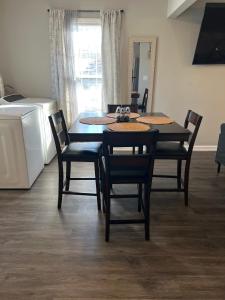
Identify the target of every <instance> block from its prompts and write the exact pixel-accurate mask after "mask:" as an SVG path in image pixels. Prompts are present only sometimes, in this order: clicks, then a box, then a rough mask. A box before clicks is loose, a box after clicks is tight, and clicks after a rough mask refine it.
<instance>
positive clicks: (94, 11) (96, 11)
mask: <svg viewBox="0 0 225 300" xmlns="http://www.w3.org/2000/svg"><path fill="white" fill-rule="evenodd" d="M49 11H50V9H47V12H49ZM77 11H78V12H93V13H99V12H100V10H80V9H78V10H77ZM120 11H121V12H122V13H123V12H124V10H123V9H121V10H120Z"/></svg>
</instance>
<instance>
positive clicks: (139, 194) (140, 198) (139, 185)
mask: <svg viewBox="0 0 225 300" xmlns="http://www.w3.org/2000/svg"><path fill="white" fill-rule="evenodd" d="M141 202H142V184H141V183H140V184H138V212H141Z"/></svg>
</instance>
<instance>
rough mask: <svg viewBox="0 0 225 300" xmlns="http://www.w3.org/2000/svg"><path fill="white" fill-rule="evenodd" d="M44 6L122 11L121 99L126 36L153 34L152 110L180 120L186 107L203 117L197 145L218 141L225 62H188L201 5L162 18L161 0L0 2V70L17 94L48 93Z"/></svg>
mask: <svg viewBox="0 0 225 300" xmlns="http://www.w3.org/2000/svg"><path fill="white" fill-rule="evenodd" d="M49 7H61V8H78V9H100V8H110V7H114V8H123V9H124V10H125V23H124V28H125V32H124V38H123V44H124V47H123V60H122V64H121V65H122V68H123V75H122V77H123V78H122V87H123V89H122V98H121V102H122V101H123V102H126V101H127V99H128V97H127V61H128V57H127V44H128V36H132V35H134V36H137V35H140V36H145V35H155V36H157V37H158V50H157V67H156V79H155V90H154V110H155V111H162V112H164V113H166V114H168V115H170V116H171V117H172V118H174V119H175V120H177V121H178V122H180V123H182V122H183V120H184V118H185V115H186V112H187V110H188V109H190V108H191V109H193V110H196V111H197V112H199V113H201V114H202V115H203V116H204V120H203V124H202V128H201V129H200V134H199V138H198V144H199V145H214V144H216V143H217V138H218V131H219V125H220V123H222V122H225V93H224V92H225V66H224V65H221V66H192V58H193V54H194V50H195V46H196V41H197V37H198V32H199V28H200V23H201V18H202V13H203V11H202V9H199V8H198V7H197V8H196V7H195V6H194V7H192V8H191V9H190V10H188V12H187V13H185V14H183V15H182V16H181V17H179V18H178V19H176V20H171V19H167V17H166V16H167V1H165V0H139V1H137V0H113V1H109V0H77V1H76V0H64V1H62V0H0V38H1V47H0V48H1V50H0V51H1V53H0V56H1V57H0V72H1V73H2V74H3V76H4V78H5V79H6V81H7V82H8V83H10V84H12V85H14V86H15V87H16V88H17V89H18V90H19V92H21V93H23V94H25V95H29V96H43V97H48V96H50V62H49V43H48V13H47V8H49Z"/></svg>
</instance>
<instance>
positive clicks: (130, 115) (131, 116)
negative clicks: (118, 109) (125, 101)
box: [107, 112, 140, 119]
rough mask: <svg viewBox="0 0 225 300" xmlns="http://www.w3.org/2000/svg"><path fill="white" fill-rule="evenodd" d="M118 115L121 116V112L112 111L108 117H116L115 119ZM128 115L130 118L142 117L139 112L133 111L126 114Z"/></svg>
mask: <svg viewBox="0 0 225 300" xmlns="http://www.w3.org/2000/svg"><path fill="white" fill-rule="evenodd" d="M118 116H120V114H117V113H110V114H107V117H109V118H114V119H116V118H117V117H118ZM126 116H128V117H129V118H130V119H136V118H138V117H140V115H139V114H137V113H133V112H131V113H129V114H126Z"/></svg>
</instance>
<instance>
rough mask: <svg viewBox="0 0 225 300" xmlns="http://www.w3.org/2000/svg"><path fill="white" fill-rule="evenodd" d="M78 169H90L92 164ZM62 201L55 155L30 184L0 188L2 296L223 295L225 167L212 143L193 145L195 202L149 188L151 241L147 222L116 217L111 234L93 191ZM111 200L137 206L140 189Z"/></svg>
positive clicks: (216, 299)
mask: <svg viewBox="0 0 225 300" xmlns="http://www.w3.org/2000/svg"><path fill="white" fill-rule="evenodd" d="M172 166H173V165H172V164H171V163H163V164H160V165H159V164H157V166H156V169H157V170H160V171H162V170H164V171H165V172H166V171H171V170H175V168H173V167H172ZM73 171H77V173H80V175H87V174H90V176H91V175H92V168H91V166H90V165H88V164H87V165H86V164H80V165H79V166H78V167H77V168H76V170H73ZM75 173H76V172H75ZM155 184H156V185H160V186H171V185H172V183H171V181H167V180H165V179H164V180H163V181H162V180H161V181H160V183H159V181H158V182H156V183H155ZM79 188H80V190H85V191H92V190H94V184H92V183H91V184H90V183H88V184H87V183H85V184H82V185H80V187H79ZM124 188H125V189H127V187H124ZM119 189H122V188H121V187H119ZM56 204H57V164H56V161H54V162H53V163H52V164H51V165H49V166H47V167H46V168H45V170H44V172H43V173H42V174H41V176H40V177H39V178H38V180H37V181H36V182H35V184H34V185H33V187H32V189H31V190H30V191H1V192H0V299H1V300H7V299H10V300H11V299H16V300H18V299H19V300H20V299H22V300H26V299H29V300H30V299H34V300H36V299H45V300H48V299H49V300H50V299H54V300H72V299H83V300H84V299H86V300H87V299H124V300H125V299H152V300H153V299H154V300H156V299H186V300H191V299H196V300H201V299H202V300H209V299H211V300H222V299H225V170H224V169H223V170H222V172H221V174H220V175H219V176H217V174H216V165H215V163H214V153H206V152H203V153H194V157H193V161H192V168H191V182H190V206H189V208H185V207H184V202H183V195H182V194H178V193H154V194H152V208H151V240H150V241H149V242H146V241H145V240H144V229H143V225H134V226H133V225H132V226H131V225H114V226H112V230H111V241H110V243H105V241H104V215H103V214H102V213H98V211H97V207H96V200H95V198H93V197H92V198H88V197H75V196H66V197H64V202H63V208H62V211H61V213H59V212H58V211H57V208H56ZM113 204H114V205H113V208H114V212H115V214H117V215H118V214H124V213H125V211H128V209H129V213H126V214H127V215H128V216H131V215H133V214H136V213H137V212H136V209H137V207H136V206H137V205H136V201H135V200H134V199H133V200H125V199H124V200H118V199H117V201H116V202H115V203H113Z"/></svg>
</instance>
